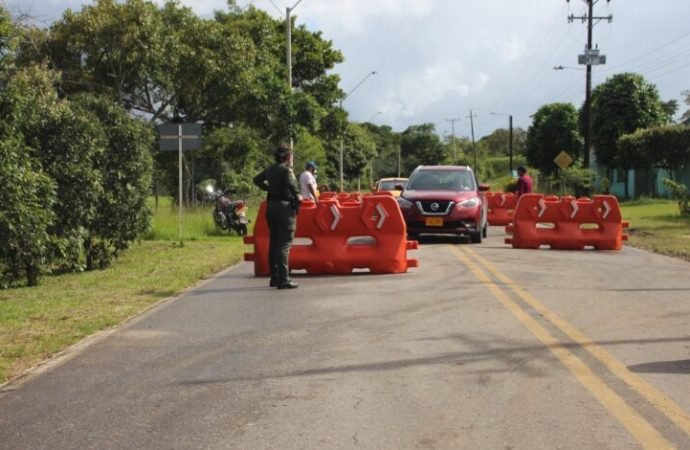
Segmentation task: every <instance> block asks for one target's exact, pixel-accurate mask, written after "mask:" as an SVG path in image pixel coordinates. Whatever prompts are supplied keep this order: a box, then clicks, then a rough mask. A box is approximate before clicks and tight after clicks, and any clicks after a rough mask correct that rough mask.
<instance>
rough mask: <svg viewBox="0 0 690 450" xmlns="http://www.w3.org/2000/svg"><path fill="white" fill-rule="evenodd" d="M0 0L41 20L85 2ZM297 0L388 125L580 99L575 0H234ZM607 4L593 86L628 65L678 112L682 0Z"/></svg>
mask: <svg viewBox="0 0 690 450" xmlns="http://www.w3.org/2000/svg"><path fill="white" fill-rule="evenodd" d="M3 1H4V3H5V4H6V6H8V7H9V8H10V10H11V11H13V12H17V11H22V12H28V13H29V14H30V15H31V16H32V17H34V18H36V19H38V20H40V21H42V22H45V23H49V22H50V21H52V20H55V19H58V18H60V16H61V15H62V13H63V12H64V11H65V10H66V9H68V8H71V9H72V10H76V11H78V10H80V9H81V5H83V4H89V3H91V2H90V1H83V0H0V2H3ZM157 2H158V3H162V0H160V1H159V0H157ZM182 3H183V4H185V5H187V6H190V7H192V8H193V9H194V10H195V11H196V12H197V14H199V15H200V16H204V17H208V16H210V15H211V14H212V13H213V11H214V10H225V9H226V8H227V7H226V5H227V3H226V2H225V0H182ZM296 3H297V6H296V7H295V8H294V10H293V12H292V14H293V16H295V18H296V22H297V24H298V25H305V26H306V27H307V28H308V29H309V30H312V31H321V32H322V34H323V37H324V38H325V39H328V40H331V41H332V42H333V46H334V48H336V49H339V50H341V51H342V52H343V55H344V57H345V61H344V62H343V63H342V64H339V65H338V66H337V67H336V68H335V69H334V72H335V73H338V74H340V76H341V78H342V82H341V88H342V89H343V90H344V91H345V92H348V93H350V94H349V96H348V97H347V98H346V99H345V101H344V103H343V106H344V108H345V109H346V110H347V111H348V112H349V114H350V118H351V120H354V121H357V122H366V121H370V122H373V123H375V124H377V125H390V126H391V127H393V129H394V130H396V131H403V130H404V129H406V128H407V127H408V126H410V125H415V124H421V123H433V124H435V126H436V131H437V132H438V133H439V134H440V135H442V136H449V135H451V134H452V133H453V132H454V133H455V135H456V136H465V137H471V133H472V128H474V134H475V137H476V139H479V138H481V137H482V136H485V135H487V134H489V133H491V132H492V131H493V130H495V129H497V128H507V127H508V121H509V117H508V116H511V115H512V116H513V124H514V126H515V127H522V128H524V129H526V128H527V127H528V126H529V125H530V123H531V115H533V114H534V113H535V112H536V111H537V110H538V109H539V107H540V106H543V105H545V104H547V103H553V102H570V103H573V104H574V105H575V106H576V107H578V108H579V107H580V106H581V105H582V103H583V102H584V99H585V84H586V83H585V71H584V66H578V60H577V56H578V54H582V53H583V50H584V48H585V45H586V43H587V26H586V23H583V22H582V21H581V20H579V19H577V17H579V16H584V15H586V14H587V3H586V2H585V1H584V0H571V1H569V2H568V1H566V0H301V1H299V2H297V0H253V1H252V0H237V4H238V5H239V6H242V7H244V6H248V5H249V4H252V5H254V7H256V8H259V9H263V10H265V11H267V12H268V13H270V14H271V15H273V16H274V17H276V18H284V17H285V10H286V8H287V7H293V6H294V5H295V4H296ZM570 15H574V16H575V17H576V19H575V20H574V21H572V22H569V20H568V17H569V16H570ZM609 15H612V16H613V20H612V21H611V22H610V23H609V21H608V20H601V21H598V23H596V25H595V27H594V30H593V44H595V45H597V46H598V48H599V49H600V51H601V54H603V55H606V64H605V65H599V66H594V67H593V77H592V86H593V87H595V86H596V85H597V84H599V83H602V82H604V81H606V79H607V78H608V77H610V76H612V75H614V74H616V73H621V72H635V73H639V74H642V75H643V76H644V77H645V79H646V80H647V81H649V82H651V83H653V84H655V85H656V86H657V88H658V90H659V93H660V96H661V99H662V100H664V101H667V100H671V99H675V100H677V101H678V103H679V105H680V108H679V112H678V114H679V115H680V114H682V113H683V112H684V111H686V110H687V109H690V106H688V105H686V104H685V103H684V102H683V98H684V97H683V95H682V94H681V93H682V91H685V90H688V89H690V27H689V26H688V25H689V22H690V1H688V0H659V1H649V0H611V1H609V2H607V1H606V0H599V1H598V2H597V3H596V4H595V7H594V16H595V17H596V16H600V17H608V16H609ZM555 66H563V67H564V69H563V70H554V67H555ZM373 71H375V72H376V74H375V75H369V74H371V72H373ZM360 82H361V84H360ZM353 89H354V90H353ZM470 111H472V114H471V116H472V117H471V118H470ZM492 113H493V114H492Z"/></svg>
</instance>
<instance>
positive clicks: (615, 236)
mask: <svg viewBox="0 0 690 450" xmlns="http://www.w3.org/2000/svg"><path fill="white" fill-rule="evenodd" d="M625 228H628V222H624V221H623V219H622V216H621V209H620V206H619V204H618V200H617V199H616V197H614V196H612V195H595V196H594V197H593V198H592V199H591V200H590V199H589V198H585V197H583V198H578V199H576V198H575V197H561V198H558V197H556V196H548V197H544V196H543V195H542V194H524V195H522V196H520V200H519V202H518V204H517V207H516V209H515V217H514V219H513V223H512V224H510V225H508V226H506V232H507V233H508V234H512V237H510V238H506V240H505V242H506V244H512V246H513V247H514V248H539V247H540V246H542V245H548V246H550V247H551V248H553V249H559V250H582V249H584V248H585V247H594V248H595V249H597V250H620V249H621V247H622V246H623V241H625V240H627V239H628V236H627V235H626V234H624V233H623V230H624V229H625Z"/></svg>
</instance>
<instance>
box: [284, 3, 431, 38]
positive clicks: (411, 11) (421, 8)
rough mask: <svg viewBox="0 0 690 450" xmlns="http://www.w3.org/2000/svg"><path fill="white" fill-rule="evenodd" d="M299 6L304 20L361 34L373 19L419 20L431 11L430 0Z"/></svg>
mask: <svg viewBox="0 0 690 450" xmlns="http://www.w3.org/2000/svg"><path fill="white" fill-rule="evenodd" d="M310 1H311V3H310V4H307V2H310ZM299 8H301V9H302V11H296V13H297V14H300V15H303V16H304V18H305V20H307V21H309V22H314V23H315V24H316V25H317V26H319V28H321V29H325V30H329V33H330V34H337V35H347V34H361V33H365V32H367V31H370V30H371V28H370V27H371V24H372V22H377V21H384V22H389V21H391V20H394V21H398V20H402V19H412V18H414V19H422V18H424V17H427V16H429V15H431V14H432V12H433V10H434V8H433V1H432V0H321V1H314V0H305V3H303V4H300V6H299Z"/></svg>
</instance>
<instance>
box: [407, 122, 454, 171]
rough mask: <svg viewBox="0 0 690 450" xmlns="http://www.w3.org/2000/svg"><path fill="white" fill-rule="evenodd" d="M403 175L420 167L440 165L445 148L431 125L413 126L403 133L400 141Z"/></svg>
mask: <svg viewBox="0 0 690 450" xmlns="http://www.w3.org/2000/svg"><path fill="white" fill-rule="evenodd" d="M400 147H401V152H402V165H403V173H407V174H409V173H411V172H412V171H413V170H414V169H415V168H416V167H417V166H419V165H433V164H440V163H441V162H442V161H443V159H444V146H443V143H442V142H441V138H440V137H439V136H438V135H437V134H436V128H435V126H434V125H433V124H431V123H425V124H421V125H412V126H410V127H408V128H407V129H406V130H405V131H403V133H402V136H401V141H400Z"/></svg>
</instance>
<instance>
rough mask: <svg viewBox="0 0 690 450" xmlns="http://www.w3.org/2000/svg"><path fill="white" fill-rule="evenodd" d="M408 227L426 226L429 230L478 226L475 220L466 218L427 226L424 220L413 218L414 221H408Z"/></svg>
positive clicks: (418, 227)
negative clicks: (441, 224) (440, 225)
mask: <svg viewBox="0 0 690 450" xmlns="http://www.w3.org/2000/svg"><path fill="white" fill-rule="evenodd" d="M407 227H408V228H414V229H420V228H426V229H428V230H454V229H457V228H467V229H474V228H476V224H475V223H474V221H473V220H466V221H453V222H443V226H442V227H427V226H426V225H425V224H424V222H423V221H419V220H413V221H410V222H408V224H407Z"/></svg>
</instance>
